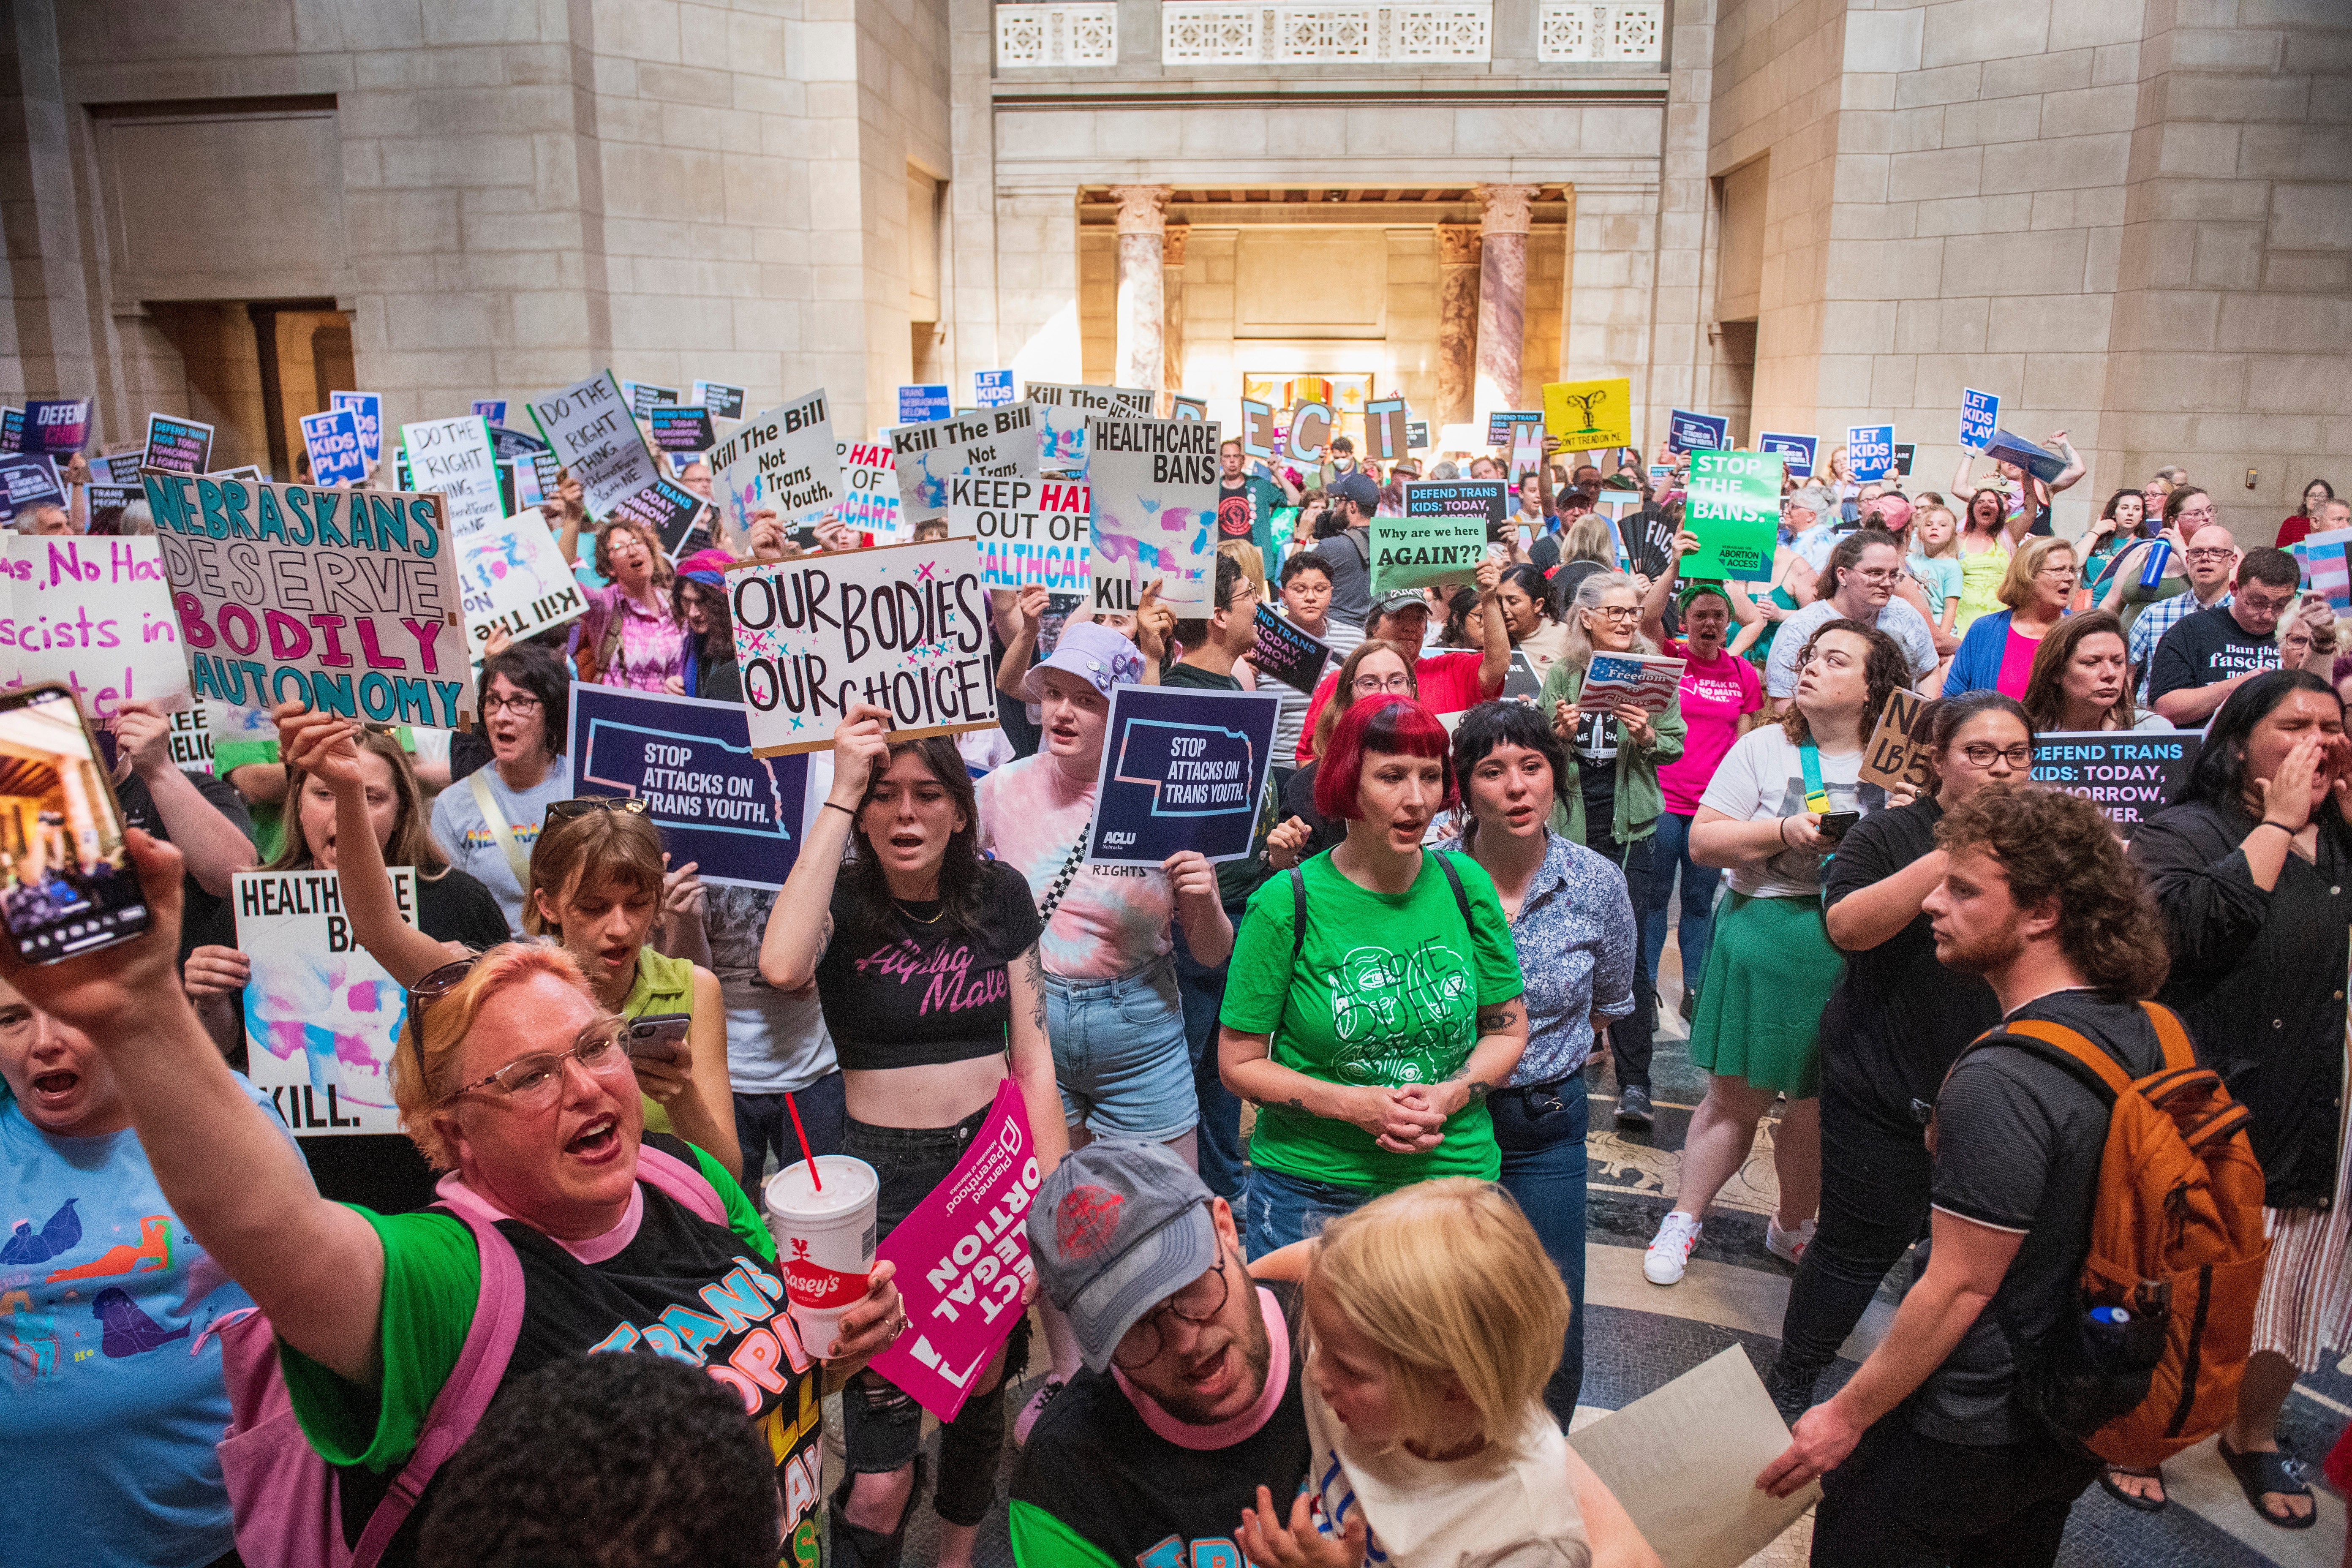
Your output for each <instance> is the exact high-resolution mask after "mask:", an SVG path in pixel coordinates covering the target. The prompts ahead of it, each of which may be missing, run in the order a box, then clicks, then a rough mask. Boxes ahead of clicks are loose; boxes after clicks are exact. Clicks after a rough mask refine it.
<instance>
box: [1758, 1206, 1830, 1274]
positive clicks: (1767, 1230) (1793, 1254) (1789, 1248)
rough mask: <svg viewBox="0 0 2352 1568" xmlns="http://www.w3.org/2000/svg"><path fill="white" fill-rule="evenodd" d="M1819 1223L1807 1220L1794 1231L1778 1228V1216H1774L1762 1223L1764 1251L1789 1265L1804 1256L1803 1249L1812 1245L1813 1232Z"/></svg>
mask: <svg viewBox="0 0 2352 1568" xmlns="http://www.w3.org/2000/svg"><path fill="white" fill-rule="evenodd" d="M1818 1223H1819V1222H1817V1221H1814V1220H1810V1219H1809V1220H1807V1221H1806V1222H1805V1223H1804V1224H1802V1225H1801V1226H1798V1227H1797V1228H1796V1229H1794V1230H1782V1229H1781V1228H1780V1215H1772V1216H1771V1217H1769V1218H1768V1219H1767V1220H1765V1222H1764V1250H1765V1251H1767V1252H1769V1253H1770V1254H1771V1255H1772V1256H1773V1257H1775V1258H1786V1259H1787V1260H1788V1261H1790V1263H1794V1262H1796V1261H1798V1260H1799V1259H1800V1258H1803V1257H1804V1256H1805V1248H1806V1247H1811V1245H1812V1243H1813V1230H1814V1228H1815V1226H1816V1225H1817V1224H1818Z"/></svg>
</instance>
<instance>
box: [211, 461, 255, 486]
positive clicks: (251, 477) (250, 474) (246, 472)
mask: <svg viewBox="0 0 2352 1568" xmlns="http://www.w3.org/2000/svg"><path fill="white" fill-rule="evenodd" d="M203 477H204V478H205V479H243V480H244V481H245V482H246V483H247V484H251V485H266V484H268V482H269V476H268V474H265V473H263V472H262V471H261V465H260V464H258V463H247V464H246V465H245V466H244V467H242V468H215V469H214V470H213V471H212V472H211V473H209V474H205V475H204V476H203Z"/></svg>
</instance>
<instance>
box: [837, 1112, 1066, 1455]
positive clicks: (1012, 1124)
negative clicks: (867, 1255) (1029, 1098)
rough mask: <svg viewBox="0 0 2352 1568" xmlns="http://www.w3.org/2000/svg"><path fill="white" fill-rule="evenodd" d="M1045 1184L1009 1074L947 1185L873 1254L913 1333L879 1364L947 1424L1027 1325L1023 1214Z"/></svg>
mask: <svg viewBox="0 0 2352 1568" xmlns="http://www.w3.org/2000/svg"><path fill="white" fill-rule="evenodd" d="M1044 1183H1045V1175H1044V1173H1043V1171H1042V1169H1041V1167H1040V1166H1039V1165H1038V1163H1037V1142H1036V1139H1035V1138H1034V1136H1032V1135H1031V1133H1030V1131H1029V1112H1028V1108H1027V1107H1026V1106H1025V1105H1024V1104H1023V1102H1022V1099H1021V1086H1020V1084H1019V1083H1017V1082H1016V1081H1014V1080H1013V1079H1012V1078H1010V1077H1008V1078H1006V1079H1005V1080H1004V1081H1003V1083H1002V1084H1001V1085H999V1086H998V1088H997V1090H996V1100H995V1103H994V1104H992V1105H991V1106H990V1107H989V1109H988V1120H987V1121H983V1122H982V1123H981V1126H980V1131H979V1132H977V1133H976V1134H974V1135H973V1137H972V1141H971V1146H970V1147H968V1148H967V1149H965V1150H964V1152H963V1158H962V1159H961V1160H959V1161H957V1162H956V1167H955V1169H954V1170H952V1171H950V1172H949V1173H948V1176H947V1180H945V1181H943V1182H941V1183H940V1184H939V1185H938V1186H936V1187H933V1188H932V1189H931V1194H930V1195H929V1197H927V1198H925V1199H924V1200H923V1201H922V1202H921V1203H919V1204H917V1205H915V1210H914V1212H913V1213H912V1214H910V1215H908V1216H907V1217H906V1218H905V1219H902V1220H900V1221H899V1222H898V1226H896V1227H895V1228H894V1229H893V1230H892V1231H891V1232H890V1234H889V1235H888V1236H887V1237H884V1238H883V1241H882V1244H881V1245H880V1246H879V1247H876V1248H875V1249H874V1257H875V1259H876V1261H877V1262H879V1261H880V1260H881V1259H883V1258H888V1259H889V1260H890V1261H891V1262H892V1263H894V1264H896V1265H897V1266H898V1281H897V1282H898V1296H899V1300H900V1302H901V1308H900V1310H902V1311H904V1312H905V1313H906V1314H907V1324H908V1330H909V1331H908V1332H906V1333H902V1334H900V1335H899V1336H898V1338H897V1339H896V1340H894V1341H892V1342H890V1343H889V1344H888V1345H887V1346H885V1347H884V1348H883V1349H882V1350H881V1351H879V1352H877V1353H876V1355H875V1357H874V1360H873V1362H872V1363H871V1364H872V1366H873V1368H874V1370H875V1371H876V1372H877V1373H881V1374H882V1375H883V1376H884V1377H887V1378H888V1379H889V1380H890V1382H891V1383H892V1384H895V1385H896V1386H898V1388H901V1389H904V1390H905V1391H906V1393H907V1394H908V1396H909V1397H911V1398H912V1399H913V1400H914V1401H915V1403H916V1404H918V1405H921V1406H922V1407H923V1408H924V1409H926V1410H928V1411H929V1412H930V1413H931V1414H932V1415H936V1416H938V1417H939V1418H940V1420H941V1421H952V1420H954V1419H955V1417H956V1413H957V1412H958V1411H960V1410H961V1409H962V1408H963V1402H964V1401H965V1400H966V1399H967V1398H969V1397H971V1389H972V1384H974V1383H976V1382H977V1381H979V1378H980V1374H981V1373H982V1372H984V1371H986V1370H987V1368H988V1363H989V1358H990V1357H992V1356H993V1355H995V1354H996V1352H997V1349H998V1347H999V1346H1001V1345H1003V1343H1004V1342H1005V1341H1006V1340H1007V1339H1008V1338H1010V1337H1011V1335H1012V1333H1013V1327H1014V1325H1015V1324H1017V1323H1019V1322H1020V1321H1021V1319H1022V1316H1023V1313H1022V1308H1021V1292H1022V1291H1023V1290H1024V1289H1026V1288H1027V1286H1028V1283H1029V1281H1030V1280H1031V1279H1034V1278H1035V1277H1036V1268H1035V1266H1034V1264H1032V1263H1031V1262H1030V1261H1029V1232H1028V1228H1027V1225H1026V1221H1025V1216H1026V1215H1027V1214H1028V1211H1029V1205H1030V1202H1031V1200H1032V1199H1034V1197H1035V1196H1036V1193H1037V1189H1038V1187H1039V1186H1041V1185H1043V1184H1044ZM990 1397H991V1398H995V1397H997V1395H993V1394H992V1395H990Z"/></svg>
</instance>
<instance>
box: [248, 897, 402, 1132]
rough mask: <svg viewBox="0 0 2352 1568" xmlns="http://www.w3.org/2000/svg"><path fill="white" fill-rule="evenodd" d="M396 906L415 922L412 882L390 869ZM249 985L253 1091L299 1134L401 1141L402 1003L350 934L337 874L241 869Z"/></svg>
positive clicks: (394, 986)
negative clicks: (395, 1077)
mask: <svg viewBox="0 0 2352 1568" xmlns="http://www.w3.org/2000/svg"><path fill="white" fill-rule="evenodd" d="M391 871H392V896H393V900H394V902H395V903H397V904H398V905H399V907H400V915H401V918H402V919H403V920H404V921H407V922H408V923H409V924H410V925H415V923H416V872H415V868H412V867H407V866H394V867H393V868H391ZM229 898H230V901H231V905H232V907H233V908H234V909H235V910H236V944H237V946H238V947H239V948H240V949H241V950H243V951H244V952H247V954H249V955H251V957H252V960H253V973H252V976H251V977H250V978H249V979H247V982H246V984H245V1039H246V1058H247V1061H248V1062H249V1064H250V1068H249V1071H248V1076H250V1077H251V1079H253V1087H254V1088H256V1089H259V1090H261V1092H262V1093H264V1094H266V1095H268V1097H269V1102H270V1103H271V1104H272V1105H274V1106H276V1107H277V1108H278V1115H280V1116H282V1117H284V1118H285V1119H286V1125H287V1126H288V1127H289V1128H291V1129H292V1130H293V1131H296V1132H299V1133H302V1134H304V1135H306V1136H307V1135H310V1134H314V1133H323V1134H327V1135H330V1136H333V1137H344V1138H354V1137H358V1136H360V1135H362V1134H363V1133H370V1132H397V1131H400V1108H399V1107H398V1106H397V1105H396V1104H394V1101H393V1097H392V1054H393V1051H394V1049H395V1048H396V1047H397V1043H398V1041H399V1039H400V1026H401V1023H402V1020H403V1019H404V1018H405V1017H406V1016H407V1014H408V994H407V993H406V992H404V991H403V990H402V989H401V988H400V985H399V984H398V983H397V982H395V981H394V979H393V978H392V976H391V975H390V974H389V973H386V972H385V970H384V967H383V965H382V964H380V963H377V962H376V961H375V958H374V957H373V955H372V954H371V953H370V952H368V950H367V949H365V948H363V947H362V946H361V945H360V944H359V939H358V938H356V937H354V936H353V935H352V924H351V920H350V918H349V917H348V916H346V915H345V914H344V913H343V900H342V884H341V881H340V880H339V879H337V877H336V874H335V873H334V872H332V871H240V872H238V873H237V875H236V885H235V887H234V888H233V889H231V890H230V893H229Z"/></svg>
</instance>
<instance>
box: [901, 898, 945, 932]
mask: <svg viewBox="0 0 2352 1568" xmlns="http://www.w3.org/2000/svg"><path fill="white" fill-rule="evenodd" d="M890 901H891V902H892V903H894V904H897V905H898V912H899V913H900V914H902V915H904V916H906V917H907V918H908V920H910V921H914V922H915V923H916V924H917V925H926V926H933V925H937V924H939V923H940V921H943V920H945V919H946V918H947V913H948V911H947V910H945V909H944V908H942V909H941V910H940V912H939V913H938V914H935V915H929V916H924V915H919V914H917V913H916V912H915V911H914V910H910V909H908V907H907V904H906V900H903V899H892V900H890Z"/></svg>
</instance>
